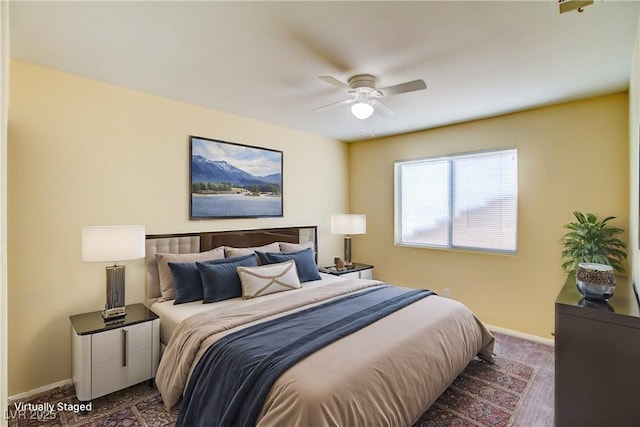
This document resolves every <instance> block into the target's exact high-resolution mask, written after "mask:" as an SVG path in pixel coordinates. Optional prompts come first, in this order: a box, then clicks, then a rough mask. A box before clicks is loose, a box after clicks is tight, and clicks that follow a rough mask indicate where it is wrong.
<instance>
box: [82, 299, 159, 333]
mask: <svg viewBox="0 0 640 427" xmlns="http://www.w3.org/2000/svg"><path fill="white" fill-rule="evenodd" d="M125 310H126V313H127V315H126V316H124V317H122V318H121V319H119V320H116V321H113V322H105V321H104V320H103V319H102V311H93V312H91V313H83V314H76V315H73V316H69V319H70V320H71V325H72V326H73V329H74V330H75V331H76V333H77V334H78V335H88V334H95V333H98V332H104V331H108V330H109V329H118V328H121V327H123V326H131V325H135V324H136V323H142V322H148V321H150V320H155V319H158V315H156V314H155V313H154V312H153V311H151V310H149V309H148V308H147V307H146V306H145V305H144V304H131V305H127V306H125Z"/></svg>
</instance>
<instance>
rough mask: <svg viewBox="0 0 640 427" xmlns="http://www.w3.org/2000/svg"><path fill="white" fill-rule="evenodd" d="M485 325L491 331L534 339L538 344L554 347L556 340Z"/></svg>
mask: <svg viewBox="0 0 640 427" xmlns="http://www.w3.org/2000/svg"><path fill="white" fill-rule="evenodd" d="M485 326H486V327H487V329H489V330H491V331H496V332H499V333H501V334H505V335H511V336H514V337H518V338H524V339H525V340H529V341H535V342H538V343H540V344H545V345H550V346H552V347H555V345H556V342H555V340H554V339H553V338H542V337H539V336H537V335H531V334H525V333H524V332H518V331H514V330H512V329H506V328H501V327H500V326H493V325H485Z"/></svg>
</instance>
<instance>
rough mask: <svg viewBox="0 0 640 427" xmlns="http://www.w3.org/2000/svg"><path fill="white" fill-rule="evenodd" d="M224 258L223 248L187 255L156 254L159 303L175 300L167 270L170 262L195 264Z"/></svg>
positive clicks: (171, 278)
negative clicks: (160, 295)
mask: <svg viewBox="0 0 640 427" xmlns="http://www.w3.org/2000/svg"><path fill="white" fill-rule="evenodd" d="M222 258H224V246H219V247H217V248H214V249H211V250H210V251H205V252H194V253H188V254H165V253H159V254H156V262H157V263H158V277H159V279H160V293H161V294H162V298H160V299H159V301H171V300H173V299H176V290H175V288H174V284H173V275H172V274H171V269H170V268H169V263H170V262H180V263H181V262H196V261H209V260H211V259H222Z"/></svg>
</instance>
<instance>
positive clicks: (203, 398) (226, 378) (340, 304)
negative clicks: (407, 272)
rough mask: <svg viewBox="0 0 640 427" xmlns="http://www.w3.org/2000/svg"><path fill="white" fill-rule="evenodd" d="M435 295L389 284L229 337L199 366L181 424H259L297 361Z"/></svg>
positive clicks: (223, 426) (186, 396)
mask: <svg viewBox="0 0 640 427" xmlns="http://www.w3.org/2000/svg"><path fill="white" fill-rule="evenodd" d="M432 294H433V292H431V291H428V290H417V289H405V288H398V287H394V286H389V285H384V286H380V287H376V288H373V289H370V290H366V291H364V292H361V293H357V294H349V295H346V296H344V297H341V298H338V299H335V300H332V301H329V302H327V303H324V304H321V305H318V306H315V307H311V308H307V309H304V310H301V311H298V312H295V313H292V314H289V315H285V316H282V317H280V318H277V319H273V320H269V321H266V322H263V323H260V324H257V325H254V326H251V327H248V328H244V329H242V330H240V331H238V332H234V333H231V334H229V335H226V336H224V337H223V338H221V339H220V340H218V341H217V342H216V343H214V344H213V345H212V346H211V347H209V349H208V350H207V351H206V352H205V353H204V354H203V356H202V358H201V359H200V361H199V362H198V364H197V365H196V368H195V369H194V371H193V373H192V375H191V379H190V380H189V384H188V385H187V389H186V391H185V393H184V397H183V401H182V405H181V407H180V414H179V416H178V421H177V423H176V425H177V426H189V427H191V426H216V427H227V426H228V427H231V426H233V427H235V426H243V427H245V426H246V427H249V426H255V424H256V421H257V418H258V415H259V414H260V411H261V409H262V406H263V404H264V400H265V399H266V397H267V394H268V393H269V390H270V389H271V386H272V385H273V383H274V382H275V381H276V380H277V379H278V378H279V377H280V375H281V374H282V373H283V372H285V371H286V370H287V369H289V368H290V367H291V366H293V365H294V364H295V363H297V362H298V361H300V360H302V359H303V358H305V357H306V356H308V355H309V354H311V353H313V352H314V351H316V350H319V349H321V348H322V347H324V346H326V345H329V344H331V343H332V342H334V341H337V340H338V339H340V338H342V337H344V336H347V335H349V334H351V333H353V332H355V331H357V330H359V329H361V328H363V327H365V326H367V325H369V324H371V323H373V322H375V321H376V320H378V319H381V318H383V317H385V316H386V315H388V314H391V313H393V312H394V311H396V310H399V309H401V308H402V307H405V306H407V305H409V304H411V303H413V302H415V301H417V300H419V299H422V298H424V297H427V296H429V295H432Z"/></svg>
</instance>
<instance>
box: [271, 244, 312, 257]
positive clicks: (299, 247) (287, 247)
mask: <svg viewBox="0 0 640 427" xmlns="http://www.w3.org/2000/svg"><path fill="white" fill-rule="evenodd" d="M279 244H280V252H282V253H283V254H290V253H292V252H300V251H303V250H305V249H307V248H311V251H312V252H315V248H314V247H313V242H304V243H288V242H279ZM261 252H266V251H261Z"/></svg>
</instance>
